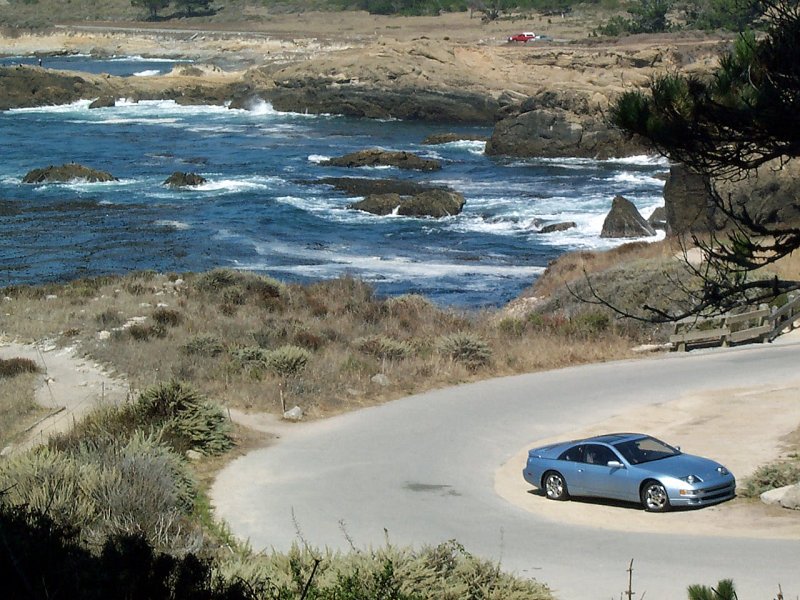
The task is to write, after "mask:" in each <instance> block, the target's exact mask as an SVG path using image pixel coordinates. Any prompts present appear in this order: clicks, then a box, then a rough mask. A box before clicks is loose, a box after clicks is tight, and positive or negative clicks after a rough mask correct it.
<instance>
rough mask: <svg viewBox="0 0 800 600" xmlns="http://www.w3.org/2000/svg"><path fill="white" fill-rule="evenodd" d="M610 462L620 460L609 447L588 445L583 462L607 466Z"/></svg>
mask: <svg viewBox="0 0 800 600" xmlns="http://www.w3.org/2000/svg"><path fill="white" fill-rule="evenodd" d="M610 460H619V457H618V456H617V455H616V454H614V451H613V450H611V448H609V447H607V446H601V445H600V444H586V450H585V451H584V457H583V462H585V463H589V464H592V465H603V466H605V465H607V464H608V461H610Z"/></svg>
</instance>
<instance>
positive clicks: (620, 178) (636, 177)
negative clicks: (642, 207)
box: [611, 171, 664, 186]
mask: <svg viewBox="0 0 800 600" xmlns="http://www.w3.org/2000/svg"><path fill="white" fill-rule="evenodd" d="M611 181H613V182H614V183H632V184H634V185H657V186H662V185H664V181H663V180H662V179H659V178H658V177H653V176H652V175H649V174H647V173H634V172H631V171H623V172H622V173H617V174H615V175H614V176H613V177H612V178H611Z"/></svg>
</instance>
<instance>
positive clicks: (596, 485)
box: [580, 444, 628, 498]
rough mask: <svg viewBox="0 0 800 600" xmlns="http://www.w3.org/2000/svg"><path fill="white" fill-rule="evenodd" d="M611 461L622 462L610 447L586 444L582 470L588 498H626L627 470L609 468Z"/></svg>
mask: <svg viewBox="0 0 800 600" xmlns="http://www.w3.org/2000/svg"><path fill="white" fill-rule="evenodd" d="M609 461H617V462H620V463H621V462H622V460H621V459H620V457H619V456H617V454H616V453H615V452H614V451H613V450H612V449H611V448H609V447H608V446H604V445H602V444H586V447H585V448H584V452H583V461H582V464H581V465H580V468H581V469H582V473H581V479H582V480H583V481H584V486H585V488H586V495H587V496H599V497H602V498H625V488H626V483H627V479H628V473H627V469H625V468H624V467H609V466H608V463H609Z"/></svg>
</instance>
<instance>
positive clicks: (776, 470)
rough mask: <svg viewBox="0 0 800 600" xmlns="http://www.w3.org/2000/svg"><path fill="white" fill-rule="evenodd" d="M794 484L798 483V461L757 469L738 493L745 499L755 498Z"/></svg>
mask: <svg viewBox="0 0 800 600" xmlns="http://www.w3.org/2000/svg"><path fill="white" fill-rule="evenodd" d="M795 483H800V460H787V461H782V462H776V463H772V464H768V465H763V466H761V467H759V468H758V469H756V470H755V472H754V473H753V474H752V475H750V477H748V478H747V479H745V481H744V482H743V484H744V485H742V486H741V487H740V488H739V490H738V491H739V493H740V494H741V495H742V496H744V497H745V498H757V497H758V496H760V495H761V494H763V493H764V492H766V491H769V490H774V489H776V488H779V487H783V486H786V485H794V484H795Z"/></svg>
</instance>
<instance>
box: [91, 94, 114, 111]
mask: <svg viewBox="0 0 800 600" xmlns="http://www.w3.org/2000/svg"><path fill="white" fill-rule="evenodd" d="M116 105H117V101H116V100H115V99H114V97H113V96H100V97H99V98H97V99H96V100H95V101H94V102H92V103H91V104H90V105H89V108H111V107H112V106H116Z"/></svg>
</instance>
